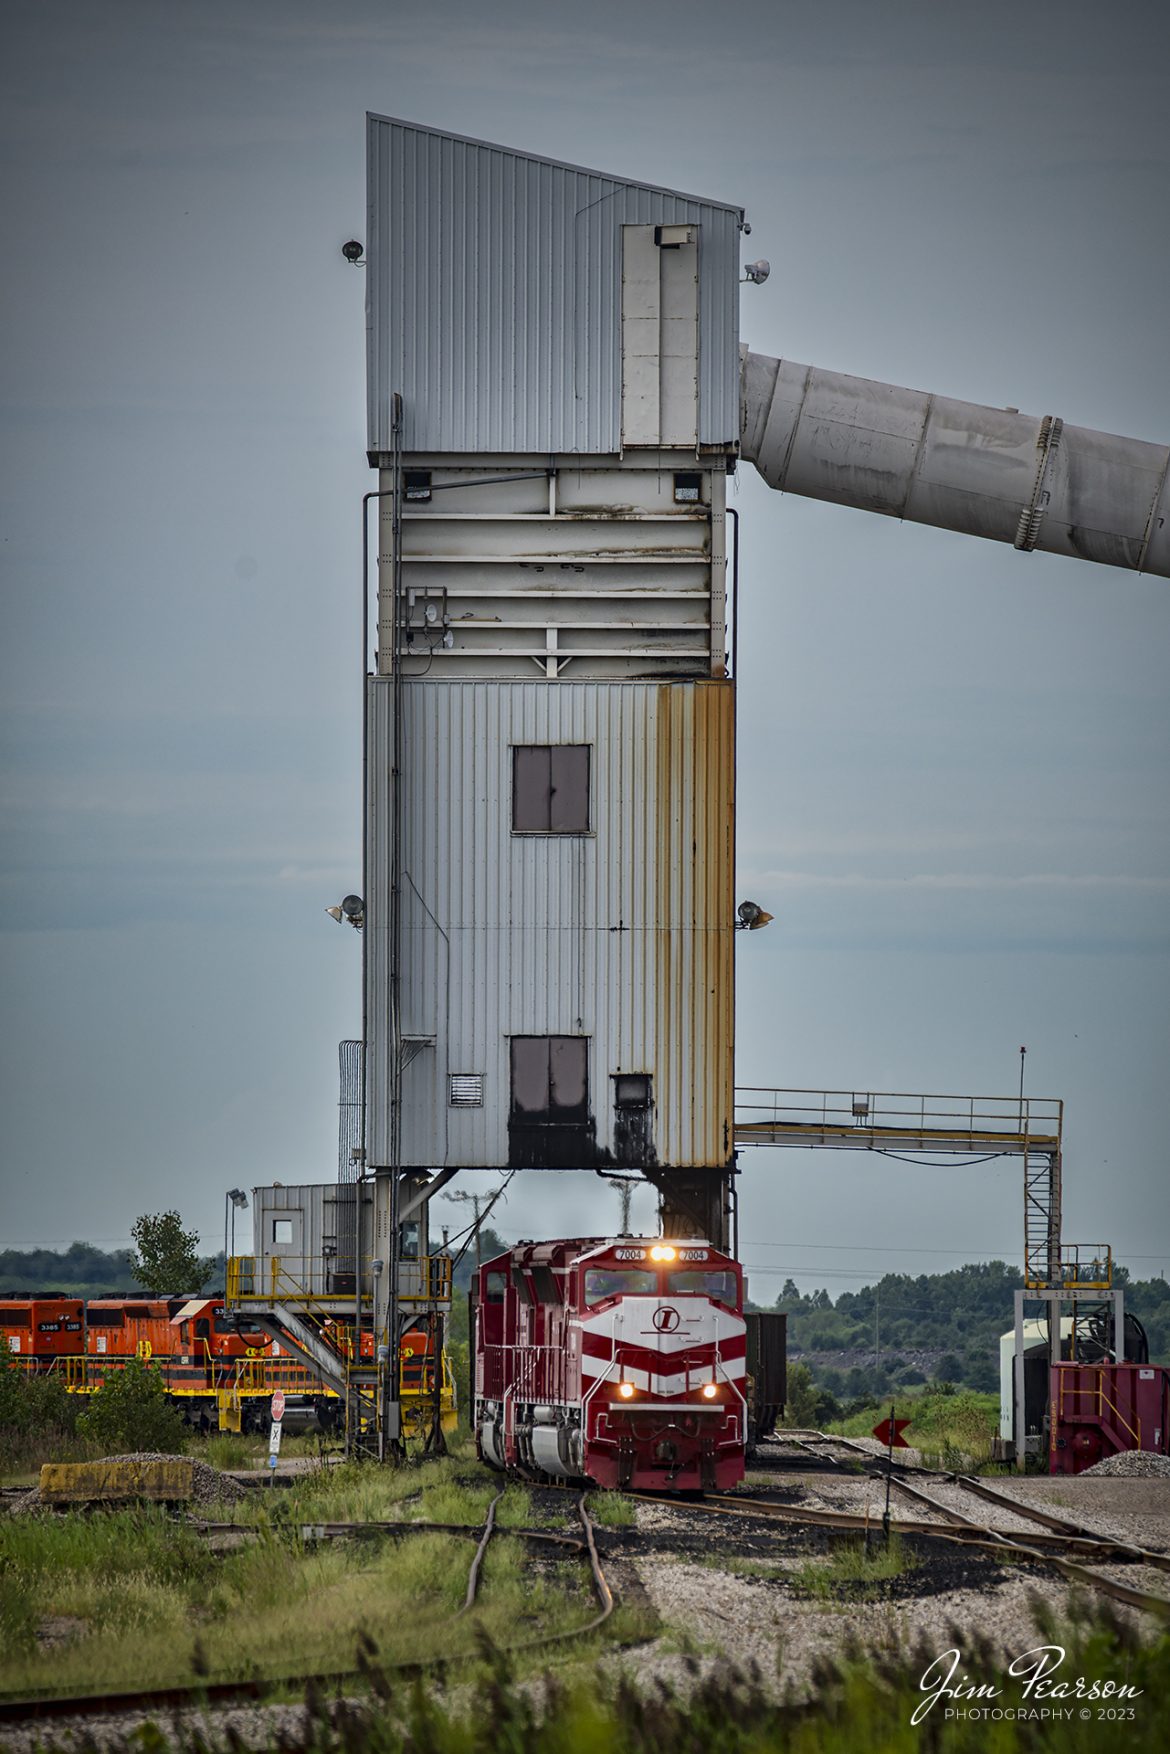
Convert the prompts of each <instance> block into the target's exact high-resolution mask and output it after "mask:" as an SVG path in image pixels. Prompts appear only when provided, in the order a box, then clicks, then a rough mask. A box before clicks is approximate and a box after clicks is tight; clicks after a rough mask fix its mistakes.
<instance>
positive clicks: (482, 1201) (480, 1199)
mask: <svg viewBox="0 0 1170 1754" xmlns="http://www.w3.org/2000/svg"><path fill="white" fill-rule="evenodd" d="M442 1198H443V1199H444V1200H462V1201H466V1203H467V1204H468V1205H469V1206H470V1207H471V1210H472V1211H473V1212H474V1214H475V1228H474V1230H473V1231H472V1240H473V1241H474V1243H475V1270H476V1272H477V1273H478V1272H479V1269H480V1268H481V1267H482V1265H483V1250H482V1248H481V1246H480V1239H479V1227H480V1225H481V1224H482V1223H483V1218H481V1217H480V1212H481V1210H482V1208H483V1207H485V1206H488V1205H489V1204H492V1203H494V1198H495V1196H494V1195H489V1194H468V1193H464V1192H462V1191H460V1192H458V1193H454V1194H444V1195H443V1196H442ZM483 1216H484V1218H486V1217H487V1213H486V1212H484V1214H483ZM444 1240H445V1239H444Z"/></svg>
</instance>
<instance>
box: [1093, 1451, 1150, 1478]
mask: <svg viewBox="0 0 1170 1754" xmlns="http://www.w3.org/2000/svg"><path fill="white" fill-rule="evenodd" d="M1080 1478H1081V1479H1083V1480H1170V1456H1157V1455H1155V1454H1154V1453H1153V1451H1152V1450H1144V1449H1131V1450H1123V1451H1122V1453H1121V1454H1120V1455H1116V1456H1106V1458H1105V1460H1104V1461H1103V1462H1095V1463H1094V1464H1093V1466H1092V1467H1091V1468H1086V1469H1085V1471H1084V1473H1083V1474H1082V1475H1081V1476H1080Z"/></svg>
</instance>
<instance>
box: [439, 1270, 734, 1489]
mask: <svg viewBox="0 0 1170 1754" xmlns="http://www.w3.org/2000/svg"><path fill="white" fill-rule="evenodd" d="M473 1301H474V1323H475V1433H476V1444H477V1447H478V1450H479V1454H480V1456H481V1457H482V1459H483V1460H484V1461H485V1462H487V1463H489V1464H490V1465H491V1466H492V1467H496V1468H515V1469H518V1470H519V1471H521V1472H523V1473H526V1474H530V1475H534V1476H537V1477H539V1476H541V1475H544V1476H546V1477H551V1478H554V1479H557V1480H566V1479H588V1480H593V1481H595V1482H596V1484H597V1485H599V1486H609V1487H629V1488H631V1489H634V1490H650V1491H677V1492H682V1491H695V1490H701V1489H704V1488H721V1487H728V1486H733V1485H735V1483H736V1482H737V1481H739V1480H741V1479H742V1478H743V1472H744V1451H745V1444H746V1436H747V1405H746V1401H745V1387H746V1380H745V1373H746V1327H745V1323H744V1318H743V1313H742V1312H743V1274H742V1272H741V1269H740V1267H739V1265H738V1263H737V1262H735V1261H733V1260H732V1259H731V1258H730V1256H728V1255H725V1254H721V1253H720V1252H719V1250H718V1249H714V1248H712V1247H711V1246H710V1244H708V1243H706V1242H703V1241H701V1240H692V1239H683V1238H674V1237H671V1238H669V1239H666V1238H662V1239H653V1238H645V1237H618V1238H616V1239H611V1240H608V1241H603V1240H598V1239H597V1238H591V1239H584V1240H582V1239H576V1240H572V1241H562V1242H541V1243H531V1242H530V1243H519V1244H518V1245H517V1246H516V1247H515V1248H513V1249H510V1250H509V1251H508V1253H507V1254H503V1255H498V1256H496V1258H495V1259H494V1260H491V1261H488V1262H486V1263H485V1264H484V1265H483V1266H482V1267H481V1268H480V1270H479V1272H478V1274H477V1275H476V1281H475V1292H474V1299H473Z"/></svg>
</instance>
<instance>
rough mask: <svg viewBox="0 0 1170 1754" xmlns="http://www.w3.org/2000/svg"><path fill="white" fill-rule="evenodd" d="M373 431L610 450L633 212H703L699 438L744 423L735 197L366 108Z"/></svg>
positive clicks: (489, 444)
mask: <svg viewBox="0 0 1170 1754" xmlns="http://www.w3.org/2000/svg"><path fill="white" fill-rule="evenodd" d="M367 139H368V159H367V171H368V204H369V211H368V220H367V234H366V257H367V263H368V267H367V271H366V273H367V282H366V286H367V305H366V323H367V338H368V354H367V394H368V412H369V439H368V446H369V449H370V451H371V452H372V453H386V452H388V451H389V450H390V449H391V448H392V441H391V430H390V402H391V396H392V394H393V393H394V392H395V391H398V392H400V393H401V395H402V398H403V405H404V421H405V430H404V434H403V447H404V449H405V450H407V451H416V452H424V453H430V452H440V453H441V452H452V451H459V452H471V451H481V452H484V451H486V452H498V453H503V452H528V453H548V452H550V451H559V452H577V453H584V454H592V455H598V454H614V453H616V452H617V451H618V450H619V449H620V444H621V347H620V318H621V235H622V226H623V225H625V224H634V225H688V224H689V225H693V226H696V227H697V228H698V233H699V236H698V250H699V439H700V442H701V443H704V444H714V445H723V444H729V443H733V442H734V441H735V439H736V437H737V434H738V426H739V385H738V310H739V301H738V285H737V282H738V278H739V266H738V264H739V235H740V227H741V223H742V219H743V214H742V209H740V208H739V207H737V206H732V205H729V204H727V203H724V202H715V201H709V200H706V199H702V198H700V197H697V196H691V195H683V194H679V193H677V192H676V191H673V190H669V189H659V188H655V187H653V186H651V185H648V184H642V183H636V182H630V181H628V180H626V179H624V178H620V177H614V176H608V175H605V174H603V173H601V172H598V171H589V170H584V169H582V168H581V167H580V166H577V165H567V164H561V163H558V162H556V161H555V160H552V159H547V158H539V157H536V156H534V155H532V154H528V153H522V152H514V151H511V150H509V149H507V148H505V147H501V146H494V145H491V144H490V143H487V142H484V141H480V140H468V139H464V138H463V137H462V136H460V135H457V134H448V133H443V132H442V131H440V130H438V129H433V128H424V127H419V126H416V125H415V124H412V123H408V122H403V121H398V120H395V119H394V118H392V117H387V116H376V115H371V116H369V117H368V136H367Z"/></svg>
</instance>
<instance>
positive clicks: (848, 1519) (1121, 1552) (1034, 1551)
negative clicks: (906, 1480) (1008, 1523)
mask: <svg viewBox="0 0 1170 1754" xmlns="http://www.w3.org/2000/svg"><path fill="white" fill-rule="evenodd" d="M897 1484H898V1482H897V1480H896V1479H895V1481H894V1485H895V1486H896V1485H897ZM627 1496H628V1497H631V1498H637V1499H642V1500H643V1501H644V1502H646V1503H649V1504H656V1505H662V1504H663V1503H664V1502H667V1503H669V1502H671V1501H670V1500H666V1499H664V1498H663V1497H661V1496H658V1495H655V1494H652V1493H638V1492H635V1493H629V1494H627ZM917 1496H918V1497H919V1498H920V1499H922V1500H924V1501H925V1502H926V1503H927V1504H929V1505H930V1506H931V1508H932V1509H935V1510H937V1511H938V1512H939V1513H940V1514H943V1515H946V1514H947V1512H946V1510H945V1508H944V1506H942V1505H940V1504H938V1503H937V1502H936V1501H935V1500H932V1499H929V1498H927V1495H926V1494H925V1493H918V1494H917ZM679 1508H680V1509H686V1510H697V1511H700V1512H707V1513H709V1514H712V1515H717V1516H731V1517H740V1518H743V1519H746V1518H757V1519H759V1518H766V1519H769V1520H772V1521H775V1522H782V1523H788V1524H791V1525H793V1526H800V1525H806V1526H810V1527H813V1528H827V1529H834V1530H836V1531H837V1532H839V1533H841V1534H855V1533H866V1534H876V1533H877V1532H878V1531H879V1530H880V1529H881V1528H882V1526H883V1525H882V1519H881V1518H880V1517H876V1516H862V1515H859V1514H857V1513H856V1512H852V1511H829V1510H812V1509H804V1508H802V1507H800V1506H798V1505H788V1504H783V1505H781V1504H776V1503H774V1502H773V1501H772V1500H771V1499H767V1498H744V1497H740V1496H738V1495H737V1496H736V1497H734V1498H729V1497H722V1496H716V1495H713V1494H708V1495H707V1496H706V1497H705V1498H703V1499H697V1500H688V1502H687V1503H686V1505H685V1506H679ZM954 1516H955V1520H956V1523H957V1525H958V1526H955V1527H940V1526H939V1524H938V1523H927V1522H909V1521H905V1520H901V1521H894V1520H893V1519H891V1521H890V1532H891V1533H892V1534H896V1535H899V1536H909V1537H910V1538H913V1537H915V1536H920V1537H921V1536H926V1537H928V1538H929V1539H931V1540H935V1541H947V1542H949V1543H951V1544H952V1545H955V1546H960V1547H975V1548H980V1549H983V1550H985V1551H987V1552H991V1553H999V1554H1000V1555H1002V1554H1003V1553H1004V1552H1011V1553H1012V1554H1014V1555H1015V1556H1016V1557H1017V1558H1025V1559H1032V1560H1034V1561H1036V1562H1037V1563H1038V1564H1042V1565H1052V1566H1055V1568H1056V1569H1057V1570H1058V1571H1059V1572H1061V1573H1062V1574H1063V1575H1064V1576H1065V1577H1067V1578H1068V1579H1069V1580H1070V1581H1072V1582H1076V1583H1081V1584H1087V1585H1088V1586H1089V1587H1090V1588H1091V1589H1095V1590H1097V1591H1099V1592H1100V1593H1101V1594H1103V1595H1107V1596H1111V1597H1112V1598H1113V1600H1114V1601H1118V1602H1125V1603H1126V1604H1127V1605H1128V1606H1130V1607H1131V1608H1140V1609H1142V1610H1143V1611H1144V1612H1146V1613H1148V1614H1153V1615H1155V1616H1157V1617H1158V1618H1159V1619H1162V1620H1166V1621H1170V1598H1167V1597H1166V1596H1156V1595H1151V1594H1149V1593H1148V1592H1147V1591H1144V1590H1134V1589H1130V1587H1129V1585H1128V1584H1121V1583H1117V1582H1116V1581H1115V1580H1114V1579H1113V1578H1109V1577H1103V1576H1101V1574H1100V1573H1099V1572H1095V1571H1090V1570H1089V1569H1088V1568H1087V1567H1086V1566H1083V1565H1077V1564H1075V1563H1073V1560H1072V1559H1071V1558H1070V1557H1069V1555H1070V1554H1072V1555H1074V1556H1075V1557H1076V1558H1082V1557H1083V1558H1092V1559H1093V1560H1094V1561H1095V1563H1097V1564H1107V1563H1110V1564H1111V1563H1115V1562H1117V1561H1119V1560H1121V1561H1135V1560H1136V1561H1137V1562H1139V1563H1143V1564H1147V1563H1152V1562H1153V1561H1154V1560H1155V1559H1160V1558H1163V1557H1164V1555H1153V1554H1147V1553H1146V1551H1145V1550H1144V1549H1143V1548H1132V1547H1126V1546H1125V1545H1124V1544H1118V1545H1114V1544H1111V1543H1110V1542H1108V1541H1106V1540H1102V1539H1101V1538H1097V1539H1096V1540H1092V1541H1090V1540H1085V1539H1082V1538H1080V1537H1076V1536H1061V1535H1056V1534H1047V1535H1037V1536H1029V1538H1028V1540H1027V1542H1024V1541H1020V1540H1018V1539H1016V1538H1014V1537H1013V1536H1011V1535H1006V1534H1004V1533H1003V1532H1002V1531H1001V1530H997V1529H992V1528H987V1527H985V1526H982V1525H980V1524H977V1523H972V1522H969V1521H968V1520H967V1519H965V1518H962V1517H960V1516H959V1515H958V1513H957V1512H956V1513H954Z"/></svg>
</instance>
